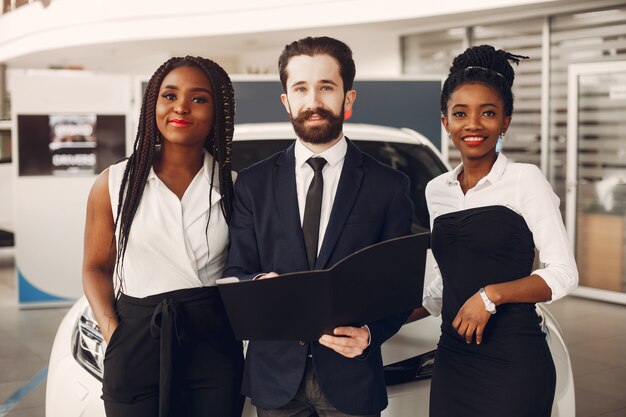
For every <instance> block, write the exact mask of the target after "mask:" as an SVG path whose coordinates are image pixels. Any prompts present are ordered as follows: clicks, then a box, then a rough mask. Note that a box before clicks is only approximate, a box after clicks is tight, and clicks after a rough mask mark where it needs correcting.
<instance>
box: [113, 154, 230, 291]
mask: <svg viewBox="0 0 626 417" xmlns="http://www.w3.org/2000/svg"><path fill="white" fill-rule="evenodd" d="M126 163H127V161H126V160H125V161H122V162H120V163H117V164H115V165H111V166H110V167H109V194H110V197H111V208H112V211H113V218H114V219H115V216H116V214H117V203H118V196H119V192H120V187H121V183H122V176H123V175H124V169H125V168H126ZM212 163H213V158H212V156H211V155H210V154H208V153H205V157H204V166H203V167H202V169H201V170H200V171H199V172H198V174H197V175H196V176H195V178H194V179H193V180H192V181H191V183H190V184H189V187H188V188H187V190H186V191H185V194H184V195H183V197H182V199H180V200H179V199H178V197H177V196H176V194H174V193H173V192H172V191H171V190H170V189H169V188H167V186H166V185H165V184H164V183H163V182H162V181H161V180H160V179H159V177H157V175H156V174H155V172H154V170H153V169H151V170H150V173H149V175H148V180H147V182H146V186H145V189H144V192H143V196H142V197H141V202H140V204H139V207H138V208H137V213H136V214H135V217H134V219H133V224H132V227H131V229H130V235H129V237H128V245H127V247H126V255H125V256H124V263H123V269H122V270H121V272H122V274H123V275H122V276H123V279H124V284H123V287H122V292H123V293H124V294H127V295H130V296H132V297H139V298H143V297H147V296H149V295H155V294H160V293H163V292H167V291H174V290H179V289H184V288H195V287H202V286H213V285H215V281H216V280H217V279H219V278H221V275H222V270H223V268H224V264H225V262H226V255H227V250H228V226H227V224H226V220H225V218H224V215H223V213H222V209H221V206H220V204H219V203H220V199H221V195H220V193H219V185H218V183H219V181H218V175H217V172H216V173H215V175H214V179H213V181H214V185H213V188H211V184H210V181H211V175H210V172H211V166H212ZM209 193H211V206H210V207H209ZM209 212H210V214H211V221H210V223H209V226H208V228H207V217H208V215H209ZM115 235H116V241H117V238H118V237H119V236H118V230H116V233H115Z"/></svg>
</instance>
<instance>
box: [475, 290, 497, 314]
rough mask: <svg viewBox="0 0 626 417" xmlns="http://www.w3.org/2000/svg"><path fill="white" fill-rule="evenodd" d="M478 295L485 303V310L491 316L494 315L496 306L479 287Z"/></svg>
mask: <svg viewBox="0 0 626 417" xmlns="http://www.w3.org/2000/svg"><path fill="white" fill-rule="evenodd" d="M478 293H479V294H480V297H481V298H482V299H483V302H484V303H485V310H487V311H488V312H490V313H491V314H496V305H495V304H494V303H493V301H491V300H490V299H489V297H488V296H487V293H486V292H485V289H484V288H482V287H481V288H480V290H478Z"/></svg>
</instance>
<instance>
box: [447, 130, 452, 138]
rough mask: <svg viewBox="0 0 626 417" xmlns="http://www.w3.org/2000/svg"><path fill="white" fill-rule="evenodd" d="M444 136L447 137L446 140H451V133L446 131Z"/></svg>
mask: <svg viewBox="0 0 626 417" xmlns="http://www.w3.org/2000/svg"><path fill="white" fill-rule="evenodd" d="M446 135H448V139H452V133H450V132H448V131H447V130H446Z"/></svg>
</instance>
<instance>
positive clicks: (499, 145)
mask: <svg viewBox="0 0 626 417" xmlns="http://www.w3.org/2000/svg"><path fill="white" fill-rule="evenodd" d="M502 142H504V132H501V133H500V135H499V136H498V140H497V141H496V152H498V153H499V152H502Z"/></svg>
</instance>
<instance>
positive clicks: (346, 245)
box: [224, 37, 412, 417]
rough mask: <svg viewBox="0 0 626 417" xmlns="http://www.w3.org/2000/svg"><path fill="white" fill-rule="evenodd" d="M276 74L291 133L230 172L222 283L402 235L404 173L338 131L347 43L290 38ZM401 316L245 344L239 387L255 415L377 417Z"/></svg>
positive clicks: (349, 80)
mask: <svg viewBox="0 0 626 417" xmlns="http://www.w3.org/2000/svg"><path fill="white" fill-rule="evenodd" d="M278 69H279V73H280V80H281V83H282V86H283V94H282V95H281V100H282V102H283V104H284V106H285V109H286V110H287V113H288V114H289V117H290V119H291V122H292V124H293V127H294V131H295V134H296V137H297V138H296V140H295V142H294V143H293V144H292V145H291V146H290V147H289V148H287V149H286V150H284V151H282V152H279V153H277V154H275V155H273V156H271V157H269V158H268V159H265V160H263V161H261V162H259V163H257V164H255V165H253V166H251V167H249V168H247V169H245V170H243V171H241V173H240V174H239V176H238V180H237V182H236V184H235V191H234V194H235V197H234V202H233V215H232V218H231V223H230V242H231V243H230V244H231V246H230V251H229V256H228V261H227V264H226V269H225V271H224V276H237V277H239V278H240V279H265V278H271V277H275V276H277V274H284V273H289V272H296V271H306V270H311V269H324V268H328V267H330V266H332V265H333V264H335V263H336V262H337V261H339V260H341V259H342V258H344V257H345V256H347V255H349V254H351V253H353V252H355V251H357V250H359V249H362V248H364V247H366V246H369V245H372V244H374V243H378V242H381V241H383V240H387V239H391V238H394V237H399V236H404V235H408V234H410V232H411V216H412V214H411V213H412V203H411V199H410V197H409V180H408V178H407V177H406V176H405V175H404V174H402V173H401V172H399V171H396V170H394V169H392V168H390V167H388V166H386V165H382V164H380V163H379V162H377V161H376V160H374V159H373V158H371V157H369V156H368V155H365V154H363V153H362V152H361V151H360V150H359V149H358V148H357V147H356V146H355V145H354V144H353V143H352V142H350V140H349V139H348V138H346V137H345V136H344V135H343V131H342V130H343V120H344V112H345V111H347V110H350V109H351V108H352V105H353V104H354V101H355V99H356V91H355V90H354V89H353V81H354V76H355V73H356V70H355V65H354V60H353V59H352V51H351V50H350V48H349V47H348V46H347V45H346V44H345V43H343V42H341V41H339V40H336V39H333V38H329V37H319V38H311V37H308V38H304V39H300V40H298V41H295V42H292V43H290V44H289V45H287V46H286V47H285V49H284V50H283V52H282V54H281V56H280V58H279V60H278ZM384 278H385V277H381V282H384ZM277 302H280V301H279V300H278V301H277ZM250 314H254V311H251V312H250ZM408 314H409V312H407V313H406V314H399V315H395V316H392V317H387V318H385V319H382V320H378V321H375V322H372V323H360V324H359V326H343V327H337V328H335V329H334V332H333V334H332V335H323V336H321V337H320V339H319V340H294V341H250V343H249V345H248V351H247V357H246V365H245V372H244V381H243V387H242V392H243V394H245V395H246V396H248V397H250V398H251V399H252V403H253V404H254V405H255V406H257V413H258V415H259V417H288V416H290V417H291V416H303V417H306V416H313V415H318V416H320V417H325V416H380V412H381V411H382V410H383V409H384V408H385V407H386V406H387V392H386V387H385V379H384V373H383V363H382V358H381V351H380V348H381V345H382V344H383V342H384V341H386V340H387V339H388V338H389V337H391V336H392V335H393V334H395V333H396V332H397V331H398V329H399V328H400V327H401V326H402V324H403V323H404V321H405V319H406V318H407V316H408Z"/></svg>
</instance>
